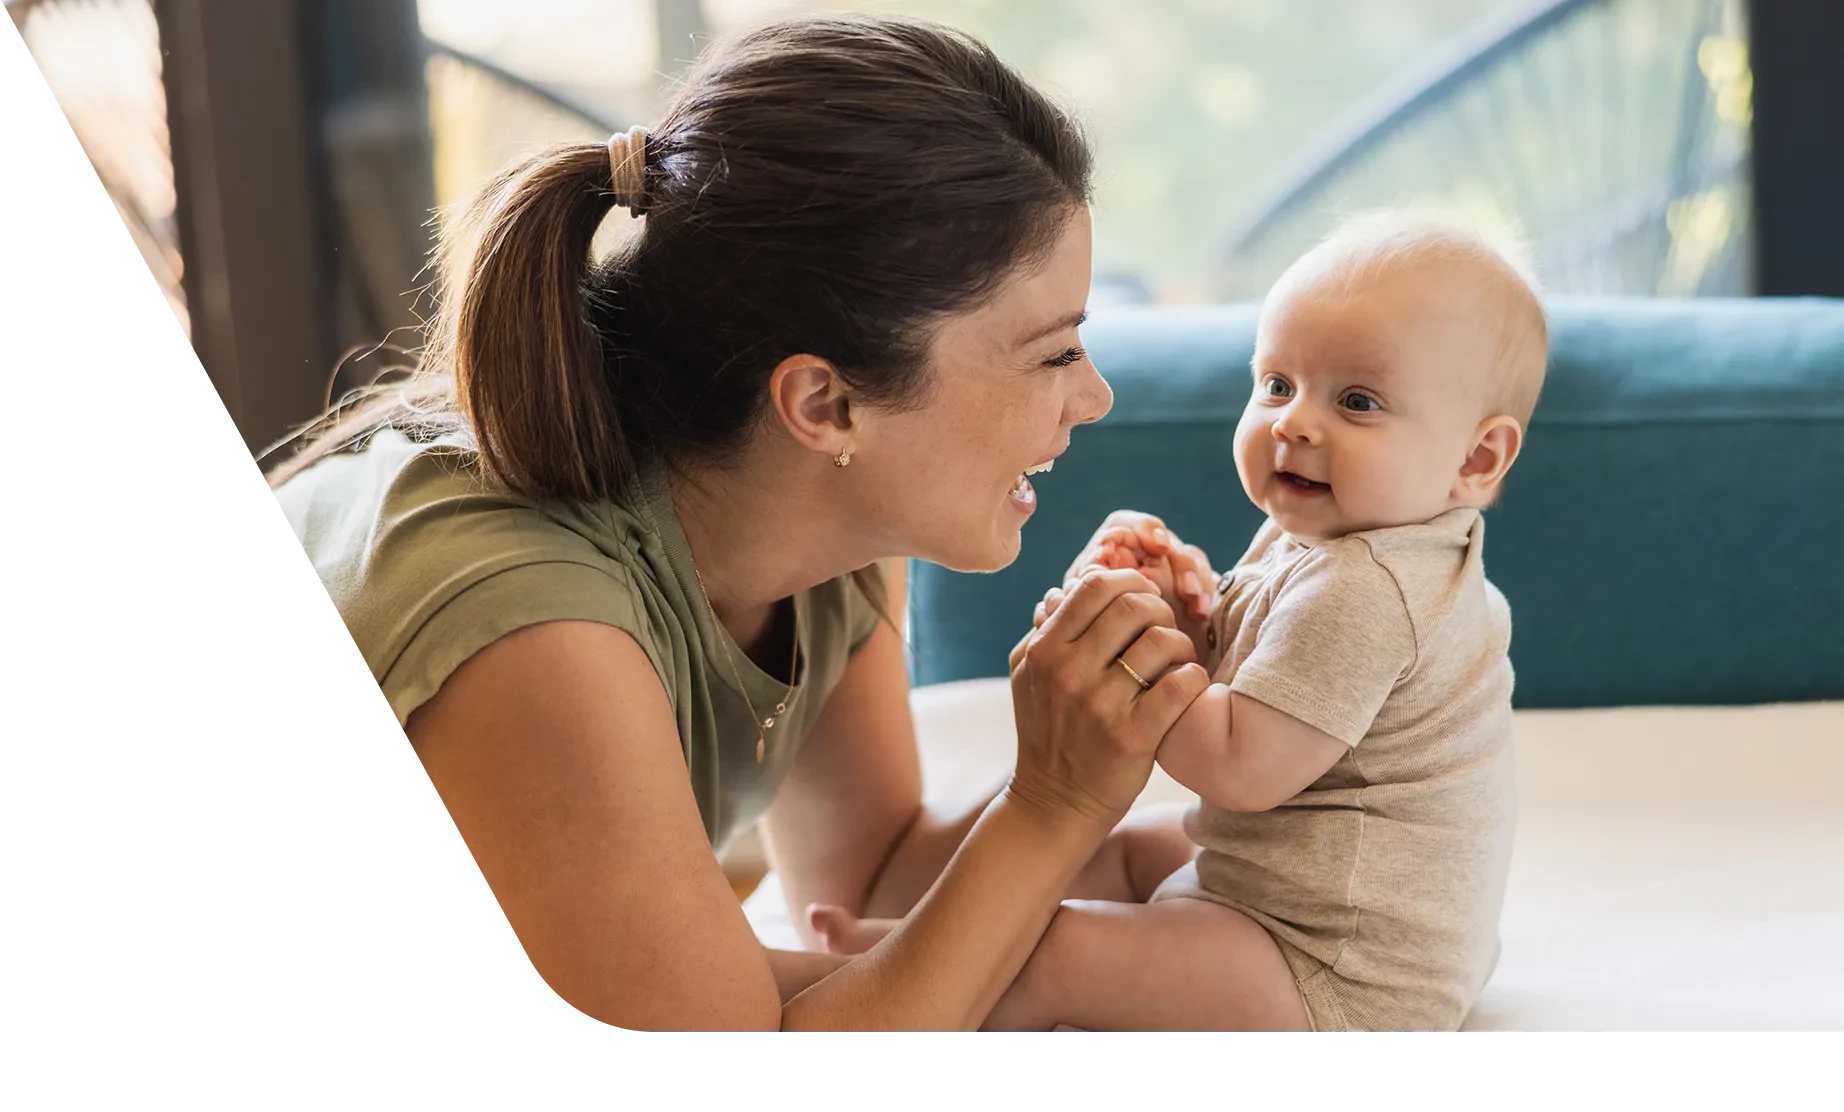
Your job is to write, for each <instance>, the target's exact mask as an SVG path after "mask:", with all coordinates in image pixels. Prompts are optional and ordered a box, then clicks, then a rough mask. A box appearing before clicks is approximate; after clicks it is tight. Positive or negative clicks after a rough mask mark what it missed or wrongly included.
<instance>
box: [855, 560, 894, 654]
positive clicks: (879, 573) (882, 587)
mask: <svg viewBox="0 0 1844 1112" xmlns="http://www.w3.org/2000/svg"><path fill="white" fill-rule="evenodd" d="M851 580H852V582H851V583H850V584H849V585H848V586H847V588H846V592H845V628H846V631H847V637H848V641H847V643H848V644H849V645H850V646H851V653H852V654H853V655H856V654H857V652H858V650H859V649H861V648H863V647H864V643H865V642H866V641H869V640H870V639H871V634H873V633H876V632H877V627H878V625H879V624H881V623H882V622H884V621H885V620H887V619H888V620H892V621H894V620H895V619H894V616H893V615H892V614H891V612H890V607H891V605H892V600H891V598H890V581H889V579H888V578H886V577H885V575H884V566H883V565H882V564H868V565H866V566H865V567H863V568H860V569H859V570H858V571H856V572H853V573H852V575H851Z"/></svg>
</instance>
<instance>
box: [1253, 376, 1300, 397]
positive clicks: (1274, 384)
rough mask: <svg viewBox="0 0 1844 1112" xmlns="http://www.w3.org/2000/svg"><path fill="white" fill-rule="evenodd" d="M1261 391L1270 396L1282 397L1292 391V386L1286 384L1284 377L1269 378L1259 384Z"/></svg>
mask: <svg viewBox="0 0 1844 1112" xmlns="http://www.w3.org/2000/svg"><path fill="white" fill-rule="evenodd" d="M1261 392H1262V393H1264V394H1266V395H1268V397H1270V398H1284V397H1286V396H1287V395H1289V394H1291V393H1293V388H1292V387H1290V386H1288V385H1287V382H1286V380H1285V379H1279V378H1270V379H1267V380H1266V381H1264V382H1263V383H1262V384H1261Z"/></svg>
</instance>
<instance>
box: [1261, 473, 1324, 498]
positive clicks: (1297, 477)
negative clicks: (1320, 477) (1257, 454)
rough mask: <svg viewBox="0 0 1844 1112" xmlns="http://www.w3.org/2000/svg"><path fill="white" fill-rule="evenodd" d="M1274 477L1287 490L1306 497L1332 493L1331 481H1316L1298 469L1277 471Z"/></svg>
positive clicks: (1317, 496)
mask: <svg viewBox="0 0 1844 1112" xmlns="http://www.w3.org/2000/svg"><path fill="white" fill-rule="evenodd" d="M1274 477H1275V478H1277V479H1279V480H1280V481H1281V486H1282V487H1283V488H1285V489H1286V490H1289V491H1291V492H1293V493H1294V494H1298V495H1300V496H1302V497H1306V498H1322V497H1324V496H1326V495H1329V494H1331V493H1332V485H1331V484H1330V483H1321V482H1316V481H1314V480H1312V479H1309V478H1307V477H1306V476H1304V475H1301V474H1300V473H1298V472H1296V471H1276V472H1275V473H1274Z"/></svg>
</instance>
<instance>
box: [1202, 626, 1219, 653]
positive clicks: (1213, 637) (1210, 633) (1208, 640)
mask: <svg viewBox="0 0 1844 1112" xmlns="http://www.w3.org/2000/svg"><path fill="white" fill-rule="evenodd" d="M1204 643H1205V644H1206V645H1209V646H1210V647H1211V648H1213V649H1214V648H1216V647H1217V631H1216V629H1215V627H1212V628H1210V629H1209V630H1207V631H1205V633H1204Z"/></svg>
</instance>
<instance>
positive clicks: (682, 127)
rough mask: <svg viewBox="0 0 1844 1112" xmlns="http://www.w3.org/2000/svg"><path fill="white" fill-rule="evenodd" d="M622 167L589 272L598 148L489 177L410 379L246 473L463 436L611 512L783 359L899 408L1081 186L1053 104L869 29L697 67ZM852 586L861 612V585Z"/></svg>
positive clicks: (600, 197) (821, 32)
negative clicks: (615, 212)
mask: <svg viewBox="0 0 1844 1112" xmlns="http://www.w3.org/2000/svg"><path fill="white" fill-rule="evenodd" d="M645 157H646V163H645V168H644V170H643V181H644V186H645V188H644V192H643V197H642V201H641V203H640V204H639V205H638V206H636V208H635V215H636V216H639V215H641V214H642V213H644V214H645V216H646V220H645V223H644V225H643V226H642V227H641V228H640V229H639V232H638V234H637V235H636V236H635V237H634V238H633V239H632V240H631V241H630V242H629V243H628V245H627V246H626V247H625V248H623V249H622V250H620V251H618V252H616V253H615V254H613V255H612V256H611V257H610V258H608V259H606V260H603V261H600V262H597V261H594V260H592V258H591V240H592V238H593V237H594V235H595V233H596V229H597V227H598V226H599V225H600V224H601V222H602V219H603V217H605V216H606V215H607V214H608V212H609V210H610V208H611V207H612V206H613V204H614V201H615V197H614V195H613V193H612V192H611V189H612V186H613V184H614V183H613V174H612V170H611V165H610V159H609V152H608V149H607V148H606V147H605V146H603V145H601V144H577V145H573V146H562V147H556V148H552V149H551V150H548V151H545V152H543V153H541V154H538V155H536V156H534V157H531V158H528V159H526V160H524V161H523V162H520V163H518V164H516V165H514V166H512V167H510V168H509V169H507V170H505V171H503V172H502V173H500V174H499V175H498V176H497V177H495V178H494V179H493V180H492V181H490V182H489V183H488V184H487V185H486V187H485V188H484V189H482V190H481V192H480V194H479V195H478V197H477V198H476V199H475V200H474V202H473V203H472V205H471V206H470V207H468V208H467V209H466V210H465V211H464V212H463V213H462V214H461V216H460V217H459V219H458V220H456V221H454V222H453V223H452V224H450V225H449V226H448V227H446V228H445V229H444V235H443V250H442V253H441V259H440V267H439V272H438V284H439V287H440V292H441V308H440V311H439V313H438V315H437V317H436V319H435V320H434V322H433V323H432V326H431V327H430V329H429V333H428V336H427V343H426V345H425V347H424V350H423V355H422V360H421V363H420V366H419V367H418V369H417V370H416V371H415V373H414V374H412V375H411V377H410V378H409V380H408V381H407V382H400V383H396V384H392V385H381V386H374V387H372V388H370V389H368V390H365V391H360V392H359V393H357V394H355V395H353V396H351V397H349V398H348V399H347V401H346V402H345V403H344V404H342V405H341V406H337V407H335V408H334V409H332V410H330V411H329V412H328V413H327V414H325V415H323V416H322V418H321V419H320V420H319V421H317V422H316V423H314V424H313V425H310V426H309V427H308V428H307V429H305V430H303V433H302V434H301V435H300V436H299V437H298V438H295V444H296V446H297V451H296V452H295V453H294V454H293V455H292V456H291V457H289V458H287V459H286V460H284V461H283V462H282V463H281V464H279V465H278V466H276V467H275V468H274V469H273V470H271V472H270V482H271V483H272V484H276V485H279V484H280V483H282V482H284V481H286V480H287V479H288V478H289V477H291V476H292V475H294V474H296V473H298V472H299V471H301V470H302V469H304V468H306V467H307V466H309V465H311V464H312V463H313V462H315V461H316V460H318V459H320V458H322V457H324V456H326V455H328V454H329V453H331V452H335V451H338V450H340V449H341V448H344V447H347V446H349V445H352V444H354V443H356V442H357V441H359V440H361V439H363V438H364V437H365V436H367V435H368V434H369V433H370V432H372V431H375V430H376V429H378V428H381V427H384V426H386V425H390V426H395V427H398V428H401V429H403V430H404V431H406V432H410V433H412V434H420V435H431V434H439V433H453V432H460V433H463V434H465V435H466V436H467V437H468V439H469V440H470V441H471V442H472V444H473V445H474V447H475V449H476V452H477V454H478V458H479V463H480V466H481V467H482V469H483V470H484V472H485V473H486V474H487V475H488V476H490V477H491V478H492V479H494V480H495V481H497V482H499V483H500V484H502V485H504V486H505V487H507V488H509V489H510V490H512V491H515V492H517V493H520V494H523V495H525V496H528V497H533V498H556V497H571V498H583V499H603V498H609V497H612V496H616V495H617V494H618V493H619V492H621V491H622V490H623V488H624V487H625V485H626V483H627V481H628V480H629V478H630V477H631V476H632V474H633V472H634V469H635V466H636V462H637V460H638V459H639V458H642V457H655V458H659V459H661V460H662V461H663V462H665V463H667V464H668V465H673V464H678V463H683V462H685V461H688V460H694V459H697V460H706V461H715V462H721V461H723V460H724V459H725V458H726V457H729V456H731V455H732V454H733V453H735V452H736V451H737V450H738V449H740V448H741V447H742V446H743V445H744V444H745V443H746V442H747V439H748V437H749V434H750V432H751V431H752V429H753V427H754V426H755V424H756V423H757V422H758V421H759V420H760V419H761V416H762V413H763V407H764V405H765V404H766V400H767V380H768V376H769V374H770V373H771V372H772V371H773V369H774V367H775V366H776V365H777V364H778V363H779V362H780V361H781V360H782V359H784V358H786V357H788V356H790V355H795V354H813V355H818V356H820V357H822V358H824V359H826V360H828V361H830V362H831V363H832V365H833V366H834V368H835V369H836V370H837V371H838V373H839V374H840V375H841V376H842V377H843V378H844V379H845V381H846V383H847V384H848V385H849V386H850V387H851V389H852V391H853V393H854V396H855V398H856V399H857V400H858V401H860V402H861V403H864V404H870V405H881V406H893V407H894V406H905V405H913V404H917V403H919V402H920V401H921V399H922V397H923V395H924V393H925V390H926V388H927V385H928V383H927V378H926V369H927V368H926V366H925V356H926V349H927V340H928V327H929V326H930V325H931V324H932V323H934V322H935V321H937V320H939V319H940V318H941V317H943V316H946V315H949V314H952V313H955V312H957V311H962V310H965V309H967V308H969V307H970V306H972V305H973V304H975V303H976V302H978V301H979V300H980V299H982V298H983V297H984V296H986V295H988V294H990V293H991V291H992V290H993V289H994V288H995V287H996V286H997V285H998V284H999V283H1000V282H1001V281H1002V280H1003V279H1004V278H1005V277H1006V276H1007V274H1009V273H1010V272H1012V271H1013V270H1014V269H1015V268H1017V267H1019V266H1020V265H1023V264H1026V263H1028V262H1029V261H1031V260H1033V259H1034V258H1036V257H1039V256H1040V255H1041V254H1042V253H1043V252H1045V251H1047V250H1048V249H1049V248H1050V247H1051V246H1052V245H1053V243H1054V241H1055V238H1056V235H1057V233H1058V232H1059V230H1060V228H1061V226H1062V223H1063V220H1064V218H1065V214H1066V212H1067V209H1068V208H1069V207H1070V206H1072V205H1078V204H1083V203H1086V202H1087V201H1088V200H1089V196H1090V186H1089V177H1090V168H1091V156H1090V153H1089V149H1088V146H1087V143H1086V142H1085V141H1084V139H1083V136H1082V134H1081V132H1080V130H1079V128H1078V127H1077V125H1076V124H1075V122H1074V121H1073V120H1072V119H1071V118H1070V117H1069V116H1068V115H1067V114H1066V113H1065V112H1063V111H1062V110H1060V109H1059V108H1058V107H1057V106H1056V105H1055V104H1053V103H1052V102H1051V101H1050V100H1048V99H1047V98H1045V97H1044V96H1043V95H1042V94H1041V93H1039V92H1038V91H1037V90H1035V89H1033V88H1032V87H1031V86H1030V85H1029V84H1027V83H1026V82H1025V81H1024V79H1023V78H1022V77H1020V76H1019V75H1018V73H1017V72H1016V71H1014V70H1012V69H1011V68H1010V67H1009V66H1007V65H1005V63H1003V62H1001V61H1000V60H999V59H998V58H997V57H996V56H995V55H994V54H993V52H992V51H991V50H990V49H988V48H987V47H986V46H985V45H984V44H983V43H981V42H979V41H978V40H976V39H974V38H972V37H971V36H969V35H966V34H964V33H961V32H958V31H955V30H952V29H950V28H947V27H943V26H940V25H938V24H934V23H929V22H925V21H921V20H914V19H905V18H894V17H887V16H863V15H835V16H820V17H811V18H803V19H796V20H791V21H787V22H782V23H777V24H773V25H770V26H767V27H764V28H762V29H760V30H756V31H753V32H750V33H747V34H744V35H742V36H741V37H740V38H737V39H735V40H733V41H732V42H730V43H728V44H727V45H723V46H720V47H718V48H716V49H714V50H712V51H711V52H709V53H708V54H707V56H706V58H705V59H704V61H703V62H702V64H701V65H700V66H699V67H697V68H696V69H695V71H694V72H693V73H692V74H691V75H690V76H689V77H688V78H687V79H686V81H685V82H684V84H683V85H682V86H681V87H680V89H679V90H678V93H677V95H676V97H675V98H674V102H673V104H672V107H671V108H670V109H669V110H668V111H667V112H666V114H665V118H664V119H663V120H661V122H660V124H659V126H658V127H656V128H653V129H652V130H651V131H650V132H649V133H648V135H647V137H646V142H645ZM856 578H857V580H858V582H859V585H860V587H861V588H863V589H864V590H865V592H866V593H867V595H869V596H870V598H871V600H872V602H873V603H874V604H876V605H877V607H878V609H879V610H883V609H884V604H885V600H884V598H883V597H882V596H883V592H882V590H881V589H880V580H879V578H878V577H877V576H876V575H875V573H874V571H873V570H872V569H866V570H865V571H863V572H860V573H859V574H858V575H857V577H856Z"/></svg>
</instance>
